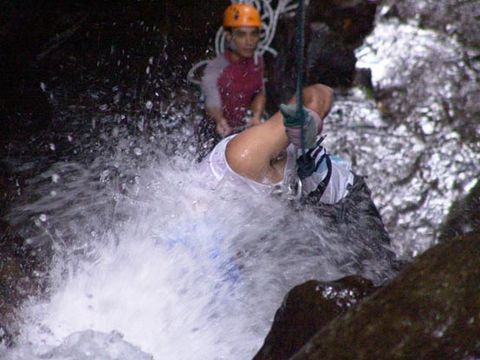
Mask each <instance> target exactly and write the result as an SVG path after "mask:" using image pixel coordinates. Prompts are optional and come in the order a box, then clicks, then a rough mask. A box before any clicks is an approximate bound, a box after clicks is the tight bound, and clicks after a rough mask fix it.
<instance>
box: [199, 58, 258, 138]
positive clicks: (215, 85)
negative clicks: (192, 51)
mask: <svg viewBox="0 0 480 360" xmlns="http://www.w3.org/2000/svg"><path fill="white" fill-rule="evenodd" d="M202 90H203V94H204V96H205V100H206V106H207V107H218V108H221V109H222V111H223V116H224V117H225V118H226V119H227V121H228V124H229V125H230V126H231V127H233V128H235V127H239V126H242V125H244V122H243V119H244V117H245V114H246V112H247V110H248V109H250V106H251V104H252V101H253V99H254V97H255V96H256V95H258V94H260V93H264V86H263V58H262V57H257V64H255V60H254V58H247V59H242V60H240V61H238V62H234V61H233V60H232V53H231V51H230V50H226V51H225V53H224V54H221V55H219V56H218V57H217V58H215V59H213V60H212V61H211V62H210V63H209V64H208V66H207V68H206V69H205V74H204V76H203V78H202Z"/></svg>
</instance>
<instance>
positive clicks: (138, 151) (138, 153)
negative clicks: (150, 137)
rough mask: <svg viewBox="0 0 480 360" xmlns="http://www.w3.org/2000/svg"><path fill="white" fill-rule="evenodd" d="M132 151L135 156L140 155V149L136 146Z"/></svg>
mask: <svg viewBox="0 0 480 360" xmlns="http://www.w3.org/2000/svg"><path fill="white" fill-rule="evenodd" d="M133 153H134V154H135V155H137V156H140V155H142V149H140V148H138V147H136V148H135V149H133Z"/></svg>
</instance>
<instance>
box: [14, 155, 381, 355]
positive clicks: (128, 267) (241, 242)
mask: <svg viewBox="0 0 480 360" xmlns="http://www.w3.org/2000/svg"><path fill="white" fill-rule="evenodd" d="M117 160H118V159H117ZM162 161H163V163H162V162H157V163H152V164H150V165H148V166H147V167H146V168H144V169H141V170H139V169H138V168H136V169H135V171H133V170H132V169H130V170H128V169H123V170H122V171H124V172H125V173H128V172H130V175H132V174H133V173H134V174H135V177H134V179H135V180H134V181H132V182H131V183H130V185H128V186H127V187H125V186H117V185H115V182H114V181H112V182H110V183H109V184H107V185H108V186H106V187H105V186H96V185H95V184H97V185H98V184H100V183H101V182H102V180H104V178H102V176H97V175H99V174H100V175H101V174H102V173H104V171H101V167H100V168H99V166H98V164H99V163H98V162H97V163H96V164H95V165H91V168H89V169H86V168H84V169H83V170H82V171H79V169H78V166H77V167H74V168H75V169H76V171H75V176H68V175H67V174H66V173H65V174H63V173H64V171H62V169H63V168H64V167H67V165H65V164H64V165H58V164H57V168H56V170H55V173H57V174H63V175H61V176H60V175H59V176H58V177H56V181H54V182H53V181H52V182H49V183H47V184H45V185H44V186H45V188H44V189H42V190H41V192H42V193H43V194H45V195H44V196H43V197H41V198H40V199H38V200H37V201H36V202H34V203H31V204H29V205H27V206H26V207H24V208H23V209H22V210H25V209H27V208H28V211H29V212H31V213H35V214H42V215H43V218H42V219H43V220H41V221H38V220H37V221H36V224H37V227H39V228H40V229H41V230H42V231H40V232H39V233H42V234H45V233H48V234H50V238H51V239H53V240H52V241H54V242H55V244H56V246H55V248H56V256H55V257H54V266H53V269H52V272H51V275H50V277H51V282H52V286H51V289H50V290H49V296H47V297H46V299H44V300H39V299H33V300H32V301H31V302H30V303H29V304H28V305H26V306H25V308H24V309H23V311H22V314H23V320H22V324H23V325H22V327H21V329H20V336H18V338H17V342H18V345H17V346H16V347H15V348H14V349H12V350H9V351H8V352H6V353H5V357H6V358H7V359H37V358H38V359H45V358H47V359H53V360H60V359H75V360H84V359H125V360H133V359H136V360H137V359H143V358H149V356H151V357H153V358H154V359H250V358H252V357H253V355H254V354H255V353H256V351H258V349H259V348H260V347H261V345H262V342H263V339H264V338H265V336H266V334H267V332H268V330H269V327H270V325H271V321H272V318H273V315H274V312H275V311H276V309H277V308H278V307H279V306H280V304H281V301H282V299H283V297H284V296H285V294H286V292H287V291H288V290H289V289H290V288H291V287H293V286H295V285H297V284H299V283H301V282H303V281H306V280H309V279H312V278H316V279H324V280H332V279H335V278H338V277H341V276H342V275H345V274H344V273H343V272H342V269H340V268H338V267H337V266H336V265H335V263H334V262H333V261H332V257H331V255H332V253H335V254H337V253H342V252H343V253H348V251H350V250H349V249H345V248H343V247H342V245H341V244H336V243H335V242H332V241H330V239H329V238H328V233H329V231H331V230H328V229H325V228H322V226H323V225H322V220H321V219H320V218H319V217H317V216H314V215H313V214H310V213H300V212H295V211H294V210H293V209H289V207H288V206H285V203H283V202H282V201H280V200H279V199H274V198H263V197H259V196H253V194H252V193H250V192H246V193H243V192H242V191H236V190H235V191H234V189H231V188H229V186H228V184H225V185H224V186H225V187H224V188H221V189H218V190H217V191H216V192H212V191H211V190H209V189H208V188H207V187H206V186H205V184H202V177H201V174H198V172H196V170H188V171H185V170H184V169H182V168H183V167H182V166H176V165H171V164H172V163H171V162H164V160H162ZM100 163H101V162H100ZM68 168H69V169H71V168H72V164H69V165H68ZM50 172H51V171H50ZM95 174H96V175H95ZM47 177H48V176H47ZM44 178H45V176H44ZM130 178H132V176H130ZM59 179H62V180H61V181H60V180H59ZM62 181H63V186H64V187H63V188H62V187H59V182H62ZM36 186H37V187H41V186H40V184H38V183H37V184H36ZM51 188H55V189H57V190H56V192H55V195H54V196H53V197H52V195H51ZM85 189H88V191H87V193H88V194H87V195H88V196H82V195H81V194H83V193H84V192H85ZM237 190H238V189H237ZM49 198H50V201H48V199H49ZM112 199H115V201H114V202H113V203H114V205H112V201H111V200H112ZM112 208H114V211H113V213H114V215H112V219H113V220H108V221H106V220H105V219H106V218H107V217H106V216H104V214H107V213H112V211H111V209H112ZM47 214H48V215H47ZM35 216H37V215H35ZM66 234H68V236H67V235H66ZM67 237H68V238H67ZM33 241H38V240H35V239H33ZM67 244H68V245H67ZM372 266H373V267H374V266H375V264H372ZM118 349H127V350H121V351H120V350H118ZM118 352H122V355H121V357H120V356H116V355H115V354H116V353H118ZM112 354H113V355H112ZM140 354H141V355H140Z"/></svg>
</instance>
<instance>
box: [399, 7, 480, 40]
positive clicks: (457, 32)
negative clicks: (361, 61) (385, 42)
mask: <svg viewBox="0 0 480 360" xmlns="http://www.w3.org/2000/svg"><path fill="white" fill-rule="evenodd" d="M390 14H391V15H392V16H397V17H399V18H400V19H401V20H408V19H418V20H419V21H420V26H421V27H426V28H432V29H436V30H439V31H442V32H443V33H445V34H448V35H451V36H456V37H458V38H459V39H460V40H461V41H462V42H464V43H465V44H467V45H471V46H474V47H478V46H480V21H479V20H480V1H479V0H469V1H458V0H441V1H439V0H427V1H415V0H399V1H395V2H394V5H393V6H392V7H391V9H390Z"/></svg>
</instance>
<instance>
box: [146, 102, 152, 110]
mask: <svg viewBox="0 0 480 360" xmlns="http://www.w3.org/2000/svg"><path fill="white" fill-rule="evenodd" d="M145 107H146V108H147V110H152V108H153V103H152V102H151V101H150V100H148V101H147V102H146V103H145Z"/></svg>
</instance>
